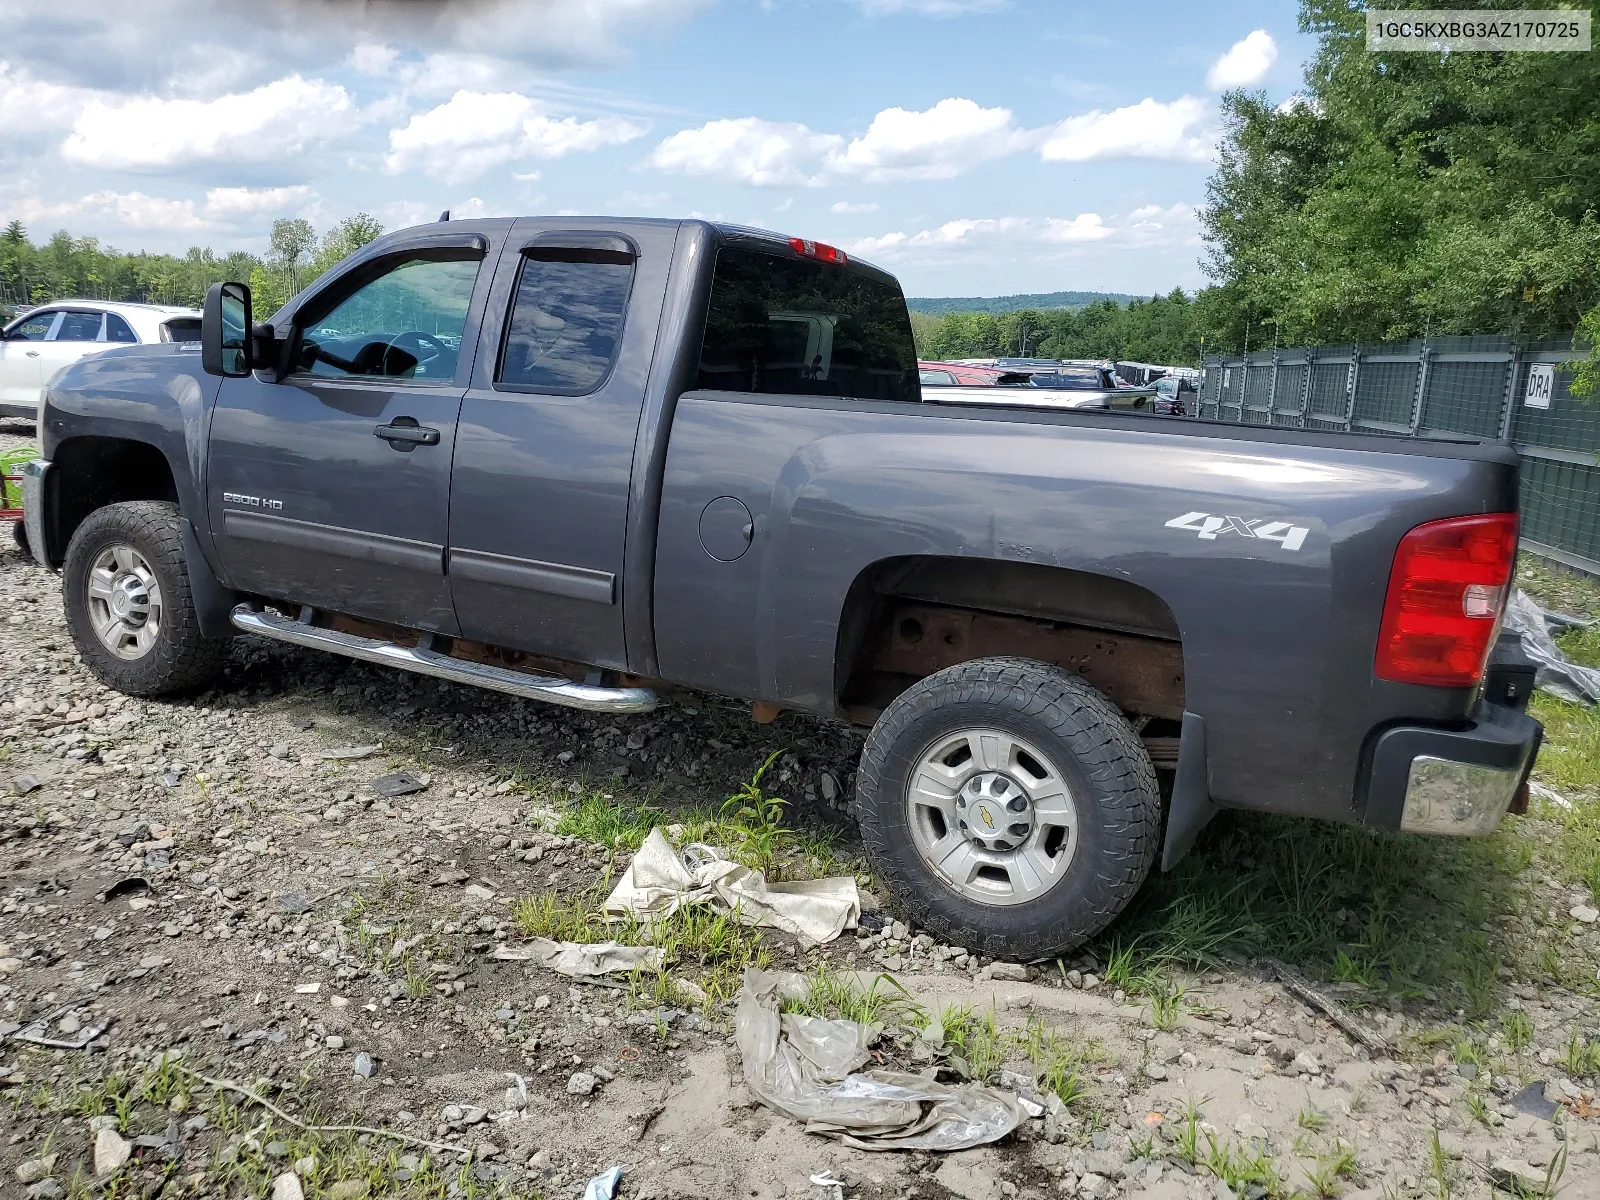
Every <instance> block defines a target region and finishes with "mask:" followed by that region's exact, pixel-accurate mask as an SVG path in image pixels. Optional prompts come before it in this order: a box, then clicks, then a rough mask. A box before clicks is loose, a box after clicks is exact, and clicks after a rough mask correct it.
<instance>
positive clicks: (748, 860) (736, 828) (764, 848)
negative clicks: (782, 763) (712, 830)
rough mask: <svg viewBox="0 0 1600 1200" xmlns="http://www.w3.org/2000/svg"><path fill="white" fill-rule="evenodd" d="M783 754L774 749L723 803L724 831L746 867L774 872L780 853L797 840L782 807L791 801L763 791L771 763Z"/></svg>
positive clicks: (734, 853) (736, 854)
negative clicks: (745, 782)
mask: <svg viewBox="0 0 1600 1200" xmlns="http://www.w3.org/2000/svg"><path fill="white" fill-rule="evenodd" d="M782 753H783V751H782V750H781V749H780V750H774V751H773V752H772V753H771V754H769V755H768V756H767V760H766V762H764V763H762V764H761V766H760V767H759V768H757V770H756V773H755V774H754V775H752V776H751V777H750V782H749V783H747V784H745V785H744V787H742V788H740V789H739V790H738V791H737V792H735V793H734V794H733V795H731V796H729V797H728V799H727V800H726V801H725V802H724V803H723V805H722V814H721V815H722V820H723V823H724V830H725V832H726V833H727V834H728V835H729V837H730V840H731V843H732V845H731V847H730V848H731V849H732V851H733V856H734V857H735V858H736V859H738V860H739V861H740V862H742V863H744V865H745V866H747V867H752V868H754V869H755V870H758V871H762V872H765V873H767V874H768V875H771V874H773V873H774V871H775V868H776V867H777V866H778V858H779V855H780V854H782V853H783V852H784V851H786V850H787V849H788V848H789V847H790V846H791V845H792V844H793V843H794V831H793V830H791V829H788V828H786V827H785V826H784V824H783V810H784V808H785V807H786V806H787V805H788V803H789V802H788V801H787V800H785V799H783V798H782V797H781V796H772V795H769V794H767V792H765V791H763V790H762V787H761V781H762V780H763V779H765V778H766V774H767V772H768V771H769V770H770V769H771V768H772V764H773V763H775V762H777V761H778V758H779V756H780V755H781V754H782Z"/></svg>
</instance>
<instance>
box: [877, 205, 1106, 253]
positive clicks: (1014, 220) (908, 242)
mask: <svg viewBox="0 0 1600 1200" xmlns="http://www.w3.org/2000/svg"><path fill="white" fill-rule="evenodd" d="M1112 233H1113V230H1111V229H1110V228H1109V227H1107V225H1106V224H1105V222H1104V221H1103V220H1102V219H1101V217H1100V214H1099V213H1080V214H1079V215H1078V216H1076V217H977V218H964V219H961V220H956V221H946V222H945V223H944V224H943V225H939V226H937V227H935V228H933V229H923V230H919V231H918V232H916V233H913V234H906V233H901V232H895V233H886V234H882V235H880V236H878V237H869V238H860V239H858V240H857V241H855V242H852V243H850V244H849V249H850V250H851V252H852V253H855V254H860V255H862V256H864V257H869V258H870V257H872V256H873V255H879V256H883V257H886V258H888V259H890V260H894V259H903V258H906V257H908V256H915V252H916V251H921V250H935V249H937V250H949V249H952V248H959V249H967V248H975V247H978V246H979V245H980V244H993V243H995V242H997V241H1005V242H1008V243H1012V244H1016V243H1026V244H1032V245H1050V246H1061V245H1069V244H1072V243H1075V242H1097V241H1100V240H1102V239H1103V238H1108V237H1110V236H1111V235H1112Z"/></svg>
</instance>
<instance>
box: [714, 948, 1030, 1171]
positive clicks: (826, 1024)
mask: <svg viewBox="0 0 1600 1200" xmlns="http://www.w3.org/2000/svg"><path fill="white" fill-rule="evenodd" d="M805 994H806V982H805V977H804V976H801V975H797V974H794V973H793V972H789V971H779V972H769V971H762V970H759V969H757V968H755V967H750V968H747V969H746V970H745V973H744V987H743V989H742V991H741V992H740V993H739V1011H738V1015H737V1016H736V1018H735V1022H734V1024H735V1032H736V1035H737V1037H738V1041H739V1053H740V1054H741V1055H742V1056H743V1058H744V1077H745V1082H746V1083H747V1084H748V1085H749V1087H750V1091H751V1093H752V1094H753V1095H754V1096H755V1097H756V1098H757V1099H758V1100H760V1101H761V1102H762V1103H763V1104H765V1105H766V1106H767V1107H768V1108H771V1109H775V1110H776V1111H778V1112H780V1113H783V1114H784V1115H785V1116H788V1117H793V1118H794V1119H795V1120H797V1121H803V1122H805V1129H806V1132H807V1133H820V1134H824V1135H826V1136H828V1137H834V1138H838V1139H839V1140H840V1141H842V1142H844V1143H846V1144H847V1145H850V1146H854V1147H856V1148H857V1149H859V1150H966V1149H970V1148H971V1147H973V1146H981V1145H984V1144H985V1143H987V1142H993V1141H997V1140H999V1139H1000V1138H1003V1137H1005V1135H1006V1134H1008V1133H1010V1132H1011V1131H1012V1130H1013V1129H1015V1128H1016V1127H1017V1126H1018V1125H1020V1124H1022V1122H1023V1121H1025V1120H1026V1119H1027V1113H1026V1111H1025V1110H1024V1109H1023V1106H1022V1103H1021V1101H1020V1100H1019V1099H1018V1098H1017V1097H1016V1096H1014V1095H1012V1094H1011V1093H1010V1092H1004V1091H1000V1090H998V1089H996V1088H991V1087H985V1086H983V1085H981V1084H975V1083H963V1084H954V1085H952V1084H944V1083H939V1082H937V1081H935V1080H933V1079H930V1078H927V1077H925V1076H922V1075H912V1074H908V1073H906V1072H903V1071H886V1070H881V1069H875V1070H871V1071H861V1070H859V1069H858V1068H860V1067H861V1066H863V1065H864V1064H866V1063H867V1062H868V1061H869V1059H870V1057H871V1055H870V1054H869V1053H868V1047H869V1046H870V1045H871V1044H872V1040H873V1039H874V1038H875V1037H876V1036H877V1034H878V1030H877V1029H876V1028H874V1027H873V1026H869V1025H862V1024H860V1023H859V1022H856V1021H843V1020H827V1019H824V1018H821V1017H808V1016H802V1015H799V1014H795V1013H780V1012H779V1008H780V1005H781V1004H782V1002H783V1001H784V1000H786V999H799V998H801V997H803V996H804V995H805Z"/></svg>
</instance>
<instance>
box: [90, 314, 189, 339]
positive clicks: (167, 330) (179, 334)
mask: <svg viewBox="0 0 1600 1200" xmlns="http://www.w3.org/2000/svg"><path fill="white" fill-rule="evenodd" d="M106 336H107V337H108V338H109V337H110V330H109V329H108V330H107V333H106ZM161 340H162V341H164V342H198V341H199V340H200V318H199V317H173V318H172V319H171V320H170V321H163V322H162V323H161Z"/></svg>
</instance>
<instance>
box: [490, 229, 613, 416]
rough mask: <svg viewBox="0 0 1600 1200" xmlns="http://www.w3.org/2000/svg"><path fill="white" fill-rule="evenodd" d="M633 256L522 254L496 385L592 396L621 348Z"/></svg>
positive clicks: (610, 252)
mask: <svg viewBox="0 0 1600 1200" xmlns="http://www.w3.org/2000/svg"><path fill="white" fill-rule="evenodd" d="M633 261H634V260H633V255H631V254H626V253H623V252H621V251H613V250H588V249H582V250H580V249H564V248H560V247H548V248H544V249H538V250H532V251H529V252H528V253H526V254H524V255H523V258H522V272H521V276H520V277H519V279H518V281H517V293H516V298H515V300H514V301H513V305H512V309H511V320H510V321H509V322H508V324H507V326H506V340H505V348H504V349H503V350H502V351H501V354H500V369H499V372H498V373H497V374H496V376H495V384H496V386H498V387H500V388H502V389H503V390H508V391H525V392H539V393H541V394H543V395H547V396H586V395H588V394H589V393H590V392H593V391H595V390H596V389H597V388H599V386H600V385H601V384H602V383H603V382H605V378H606V376H607V375H608V374H609V373H610V371H611V364H612V363H614V362H615V361H616V358H617V349H618V347H619V346H620V345H621V344H622V324H623V319H624V317H625V316H626V315H627V311H628V293H629V291H630V290H631V289H632V287H633Z"/></svg>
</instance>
